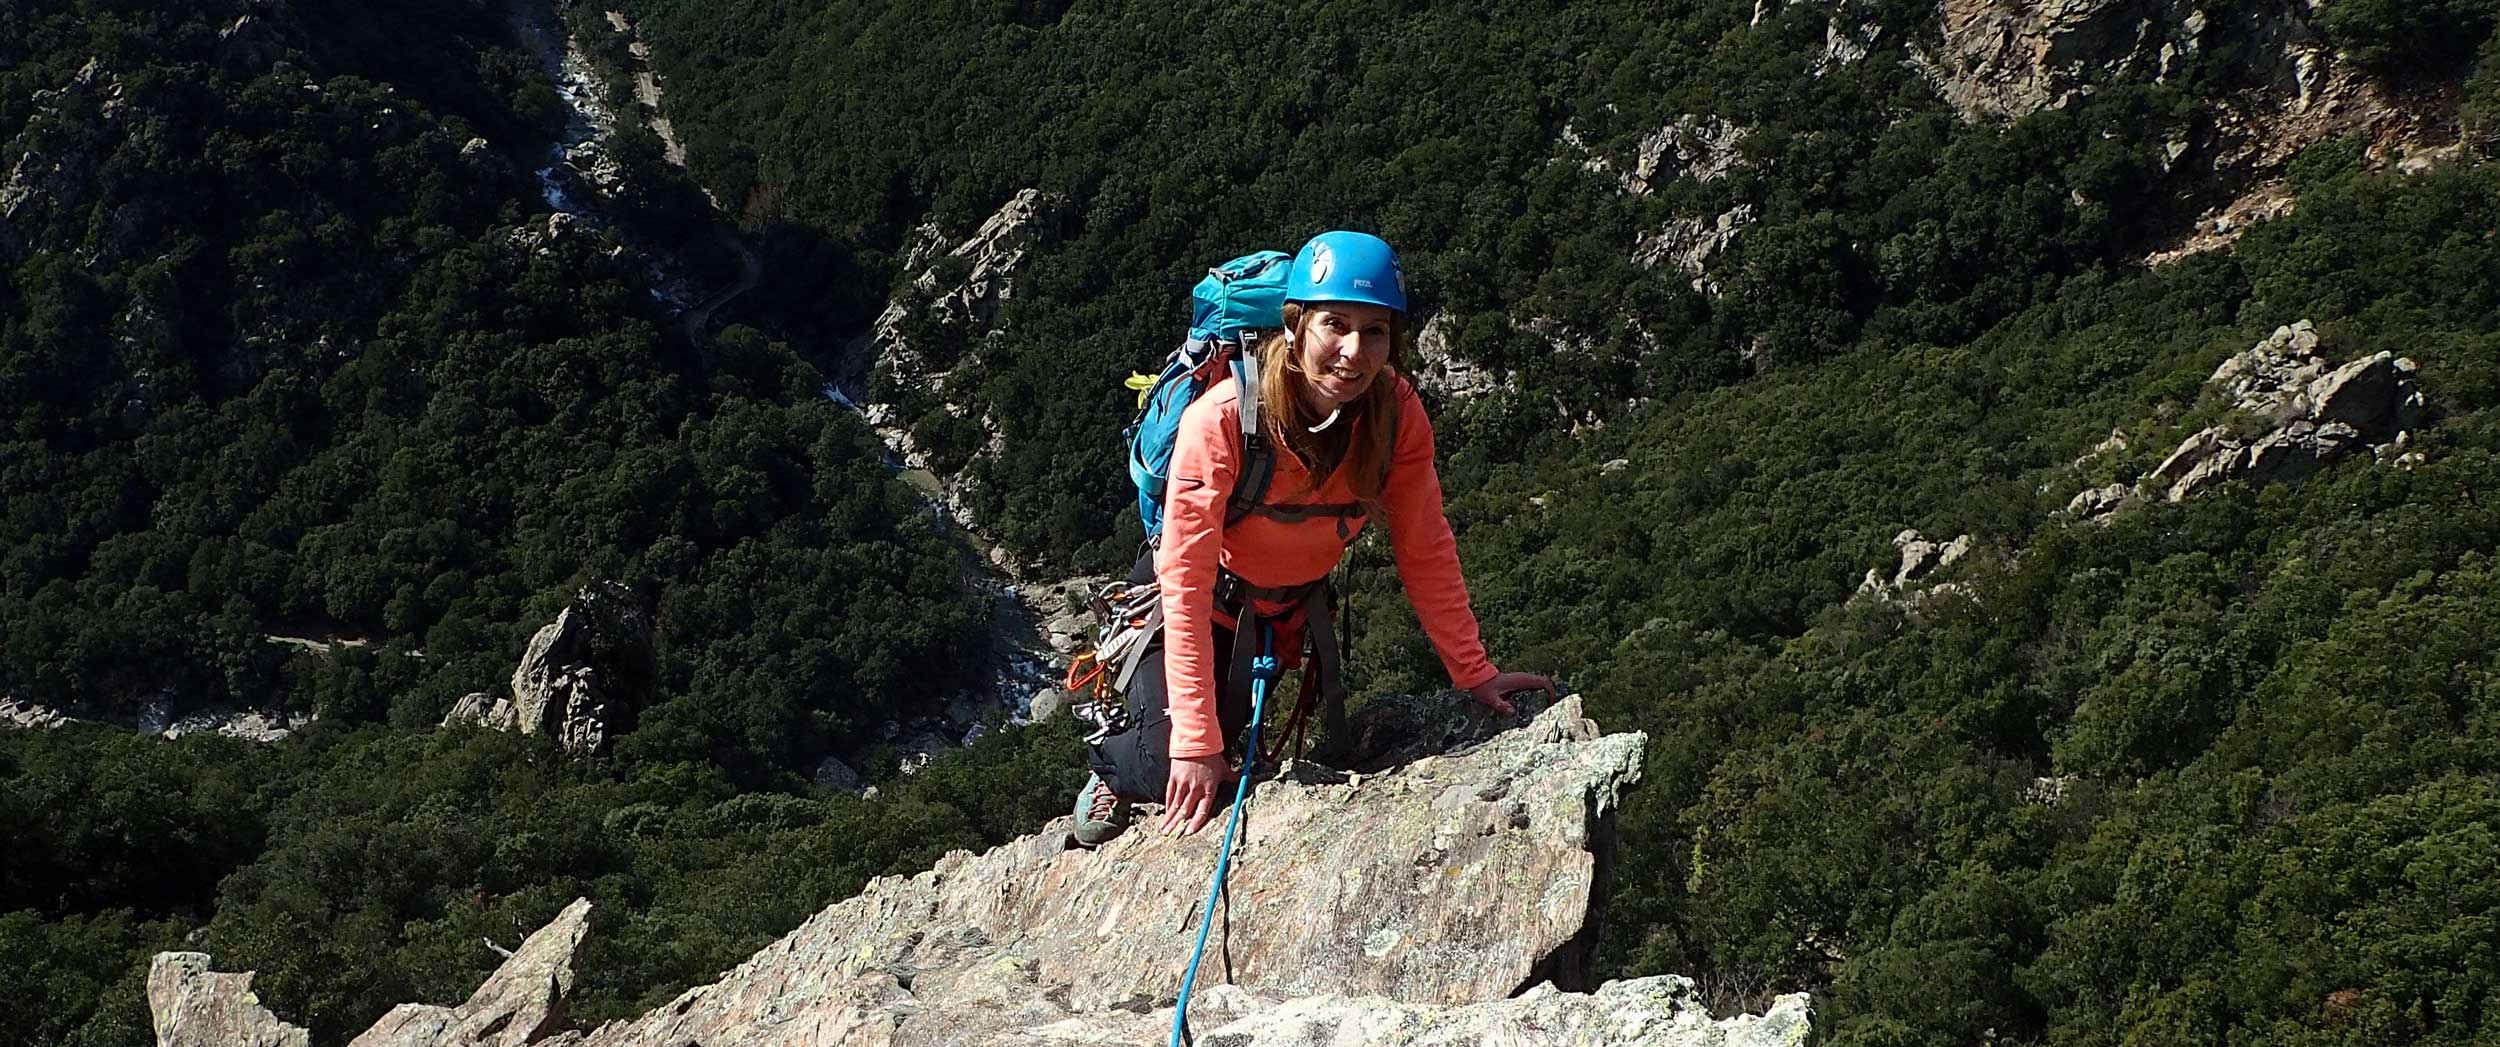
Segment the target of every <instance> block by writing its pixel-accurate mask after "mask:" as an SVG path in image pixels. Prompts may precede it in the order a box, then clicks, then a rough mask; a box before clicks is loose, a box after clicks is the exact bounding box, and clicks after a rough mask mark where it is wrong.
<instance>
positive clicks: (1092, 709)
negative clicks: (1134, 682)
mask: <svg viewBox="0 0 2500 1047" xmlns="http://www.w3.org/2000/svg"><path fill="white" fill-rule="evenodd" d="M1086 604H1087V606H1089V607H1091V608H1092V609H1093V611H1094V620H1095V622H1096V623H1097V624H1096V627H1095V631H1094V649H1093V650H1091V651H1086V652H1084V653H1082V654H1079V655H1077V656H1076V658H1075V660H1073V661H1071V662H1069V663H1068V675H1067V679H1066V681H1065V682H1066V684H1067V691H1068V695H1069V698H1070V700H1071V701H1072V702H1076V703H1077V704H1076V705H1075V706H1074V708H1075V712H1076V714H1077V715H1078V716H1079V717H1081V718H1083V719H1085V720H1086V721H1088V722H1090V723H1092V724H1093V725H1094V730H1093V732H1092V733H1091V734H1088V735H1086V736H1085V741H1086V744H1088V745H1091V744H1096V743H1099V742H1101V741H1102V740H1103V739H1106V738H1109V737H1111V736H1112V735H1115V734H1119V733H1122V732H1124V731H1127V730H1128V729H1129V728H1130V727H1132V726H1134V725H1135V721H1134V718H1132V717H1131V716H1130V715H1129V711H1128V702H1127V701H1126V700H1125V699H1124V698H1123V697H1122V696H1123V695H1125V694H1127V693H1128V685H1129V681H1130V680H1131V679H1133V678H1134V677H1135V676H1136V675H1137V665H1138V663H1139V662H1140V661H1143V660H1144V658H1145V654H1146V646H1147V644H1148V643H1149V642H1150V641H1152V640H1153V639H1154V637H1155V634H1156V633H1158V632H1160V631H1161V630H1162V629H1163V599H1162V594H1161V591H1160V589H1159V588H1158V587H1157V586H1156V585H1155V584H1154V583H1152V582H1146V583H1142V584H1131V583H1128V582H1114V583H1112V584H1110V585H1107V586H1104V587H1103V588H1102V591H1100V592H1097V593H1095V594H1094V597H1093V599H1091V600H1088V601H1086ZM1080 696H1081V699H1080Z"/></svg>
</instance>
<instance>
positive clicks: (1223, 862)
mask: <svg viewBox="0 0 2500 1047" xmlns="http://www.w3.org/2000/svg"><path fill="white" fill-rule="evenodd" d="M1275 644H1276V630H1275V629H1274V628H1273V627H1269V628H1266V629H1263V630H1261V631H1260V635H1259V656H1258V658H1257V659H1255V660H1253V661H1252V662H1251V663H1250V745H1249V747H1248V748H1247V749H1244V750H1243V753H1244V755H1243V756H1242V758H1241V783H1240V784H1239V785H1236V786H1234V787H1233V814H1232V817H1230V818H1228V819H1226V820H1225V822H1224V846H1223V847H1221V848H1219V849H1218V850H1217V851H1216V852H1215V879H1214V880H1213V881H1212V882H1210V883H1208V884H1207V903H1206V905H1205V906H1204V907H1202V908H1201V909H1200V910H1199V913H1198V944H1197V946H1196V947H1194V948H1192V949H1190V950H1189V973H1187V974H1184V975H1182V976H1181V998H1180V1002H1179V1003H1176V1004H1174V1005H1173V1007H1172V1042H1171V1044H1170V1047H1181V1045H1182V1044H1183V1043H1185V1042H1187V1040H1188V1037H1189V990H1190V987H1191V986H1194V985H1196V984H1197V983H1198V961H1199V960H1200V959H1201V958H1204V957H1205V956H1206V954H1207V929H1208V928H1211V927H1213V926H1215V902H1216V899H1217V898H1218V897H1220V896H1222V895H1223V893H1224V874H1225V873H1227V872H1229V871H1231V870H1232V867H1233V831H1234V830H1236V829H1239V828H1241V809H1242V807H1243V806H1245V805H1247V804H1248V803H1249V802H1250V774H1251V772H1253V771H1255V770H1257V769H1258V766H1259V721H1260V720H1261V719H1263V718H1264V717H1265V716H1266V713H1267V683H1268V681H1270V680H1273V679H1275V678H1276V652H1275V651H1274V650H1273V649H1272V648H1274V647H1275Z"/></svg>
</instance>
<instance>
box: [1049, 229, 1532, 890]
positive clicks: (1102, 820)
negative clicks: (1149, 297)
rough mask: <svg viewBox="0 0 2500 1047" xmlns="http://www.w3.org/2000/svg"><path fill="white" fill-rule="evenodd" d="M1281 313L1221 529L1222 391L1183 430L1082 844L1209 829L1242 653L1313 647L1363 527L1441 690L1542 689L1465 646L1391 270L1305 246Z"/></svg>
mask: <svg viewBox="0 0 2500 1047" xmlns="http://www.w3.org/2000/svg"><path fill="white" fill-rule="evenodd" d="M1285 298H1286V304H1285V307H1284V311H1283V330H1282V331H1281V332H1280V333H1278V334H1275V335H1272V336H1270V337H1269V338H1268V340H1267V341H1266V343H1265V344H1264V345H1263V346H1261V348H1260V350H1259V352H1258V354H1257V360H1258V364H1259V367H1258V375H1257V379H1258V380H1257V382H1256V383H1255V384H1256V387H1257V389H1258V393H1257V395H1256V396H1255V398H1254V403H1253V404H1252V405H1251V407H1252V409H1253V417H1254V418H1256V419H1257V420H1258V421H1257V423H1256V425H1255V428H1256V431H1257V432H1259V433H1260V434H1263V436H1264V439H1265V444H1266V446H1267V447H1268V448H1272V449H1274V450H1273V451H1272V452H1270V453H1268V454H1265V455H1264V456H1262V457H1263V459H1264V460H1267V461H1271V462H1272V468H1273V470H1274V472H1273V475H1272V477H1271V479H1270V480H1269V482H1268V485H1267V493H1266V496H1265V498H1264V499H1263V500H1262V502H1261V504H1260V505H1259V506H1258V507H1257V508H1255V509H1252V510H1250V511H1249V512H1247V513H1246V514H1240V515H1239V518H1238V519H1235V520H1232V521H1231V522H1229V523H1228V522H1227V516H1228V513H1227V508H1228V503H1229V502H1230V501H1231V498H1232V495H1233V490H1234V487H1235V485H1236V482H1237V481H1239V480H1240V479H1241V472H1242V469H1243V467H1244V465H1245V449H1244V447H1243V446H1242V445H1243V442H1244V438H1243V435H1242V433H1243V429H1242V424H1241V414H1242V408H1243V405H1242V403H1241V395H1240V386H1239V384H1238V383H1236V382H1235V381H1234V380H1233V379H1231V378H1226V379H1225V380H1223V381H1222V382H1221V383H1219V384H1217V385H1215V386H1214V387H1213V388H1211V389H1209V390H1208V391H1207V392H1206V393H1205V394H1204V395H1202V396H1200V397H1199V398H1198V399H1197V400H1196V401H1195V402H1193V403H1191V404H1190V405H1189V407H1188V409H1187V410H1186V411H1185V412H1184V413H1183V414H1182V416H1181V423H1180V432H1179V435H1178V441H1177V444H1176V445H1175V447H1174V450H1173V454H1172V461H1171V474H1170V486H1169V487H1168V489H1167V493H1166V495H1165V499H1164V505H1163V528H1162V535H1161V539H1160V541H1159V543H1158V544H1157V545H1156V546H1155V547H1154V548H1153V549H1152V550H1150V551H1149V552H1148V553H1147V554H1146V556H1144V557H1142V558H1141V559H1140V560H1139V561H1138V564H1137V567H1136V569H1135V570H1134V571H1133V572H1132V574H1131V577H1130V580H1131V581H1132V582H1138V583H1143V582H1147V581H1153V582H1155V583H1157V585H1158V588H1159V590H1160V600H1161V605H1162V617H1163V629H1162V633H1161V635H1160V637H1159V638H1157V639H1156V640H1155V641H1153V643H1152V644H1151V645H1150V646H1149V647H1148V649H1147V650H1146V651H1145V652H1144V655H1143V659H1142V661H1140V662H1139V663H1138V665H1137V668H1136V672H1135V676H1134V678H1133V680H1132V682H1131V683H1130V685H1129V687H1128V690H1127V703H1128V711H1129V714H1130V715H1129V716H1128V717H1127V723H1128V727H1127V729H1126V730H1123V731H1121V732H1120V733H1117V734H1112V735H1108V736H1106V737H1104V738H1102V739H1101V740H1100V741H1097V742H1096V743H1094V745H1093V746H1092V747H1091V752H1090V754H1089V762H1090V763H1091V764H1092V766H1093V771H1094V774H1093V776H1092V777H1091V778H1088V779H1087V780H1086V782H1085V787H1084V789H1082V790H1081V791H1079V792H1078V793H1077V797H1076V810H1075V817H1076V830H1075V832H1076V838H1077V840H1078V842H1080V843H1083V844H1085V845H1087V846H1099V845H1101V844H1102V843H1104V842H1107V841H1109V840H1111V839H1112V838H1113V837H1116V836H1118V835H1119V834H1120V833H1121V831H1123V830H1124V829H1126V828H1127V827H1128V824H1129V821H1130V803H1131V802H1132V801H1145V800H1154V799H1158V798H1159V799H1161V800H1162V801H1163V816H1162V819H1161V821H1160V822H1159V823H1158V828H1159V829H1160V830H1162V831H1163V832H1166V833H1177V834H1179V835H1184V836H1185V835H1188V834H1191V833H1195V832H1197V831H1198V830H1199V829H1201V828H1204V827H1205V826H1206V824H1207V822H1208V821H1209V820H1210V819H1212V818H1213V817H1214V816H1215V812H1216V810H1217V807H1218V805H1219V800H1218V797H1219V796H1220V795H1221V788H1222V786H1223V785H1224V784H1225V783H1226V782H1227V781H1228V780H1229V779H1230V778H1231V776H1232V774H1233V770H1232V766H1231V764H1230V763H1229V762H1228V761H1227V760H1226V753H1227V750H1228V749H1231V748H1233V747H1236V746H1238V745H1239V744H1240V738H1241V735H1242V733H1243V732H1244V731H1245V729H1246V728H1248V726H1249V720H1250V711H1251V700H1250V683H1249V668H1248V667H1249V666H1250V664H1251V658H1250V652H1251V651H1252V650H1253V649H1254V648H1255V647H1256V646H1257V645H1260V644H1263V643H1264V644H1272V648H1270V649H1272V650H1273V651H1275V652H1277V653H1278V654H1280V655H1284V654H1289V653H1290V652H1297V651H1299V650H1300V649H1301V640H1302V635H1303V633H1304V631H1305V629H1306V627H1311V626H1313V625H1314V622H1316V626H1317V628H1318V629H1319V630H1320V631H1321V632H1322V633H1323V635H1321V636H1319V637H1317V639H1319V640H1320V641H1321V644H1320V646H1322V647H1326V646H1328V645H1329V641H1328V640H1327V638H1326V636H1325V635H1324V632H1325V628H1326V624H1327V618H1328V614H1329V611H1328V608H1327V595H1326V585H1327V576H1328V573H1329V572H1330V571H1331V570H1332V569H1334V568H1335V567H1336V565H1337V561H1338V560H1339V559H1340V558H1342V557H1343V556H1344V555H1345V550H1346V547H1347V546H1348V545H1349V544H1350V543H1352V542H1353V540H1354V538H1355V536H1356V535H1358V534H1359V533H1361V531H1362V529H1363V526H1364V524H1365V523H1366V522H1367V521H1369V520H1370V519H1372V518H1374V517H1378V518H1379V519H1381V521H1382V522H1383V523H1385V524H1386V525H1387V526H1388V528H1389V545H1390V549H1391V551H1392V553H1393V554H1394V556H1395V558H1396V561H1397V567H1398V576H1399V578H1400V580H1401V581H1403V582H1404V585H1405V589H1406V593H1407V599H1408V600H1409V601H1410V602H1412V603H1413V604H1414V606H1415V614H1416V617H1417V618H1419V619H1420V620H1421V621H1422V623H1423V627H1424V632H1425V633H1426V634H1427V635H1428V636H1430V637H1431V639H1432V644H1433V647H1434V648H1435V649H1436V650H1437V651H1438V652H1439V654H1440V656H1441V664H1442V666H1443V668H1445V669H1447V670H1448V671H1449V674H1450V681H1451V683H1452V684H1454V685H1456V686H1457V687H1459V688H1461V689H1463V690H1465V691H1467V692H1468V693H1469V695H1470V696H1472V697H1473V698H1474V700H1475V701H1476V702H1477V703H1478V704H1481V705H1483V706H1485V707H1487V708H1489V709H1492V710H1493V711H1495V712H1498V713H1509V712H1511V711H1512V710H1511V705H1510V703H1509V701H1507V700H1506V699H1505V698H1504V697H1503V696H1504V695H1507V694H1511V693H1514V692H1519V691H1532V690H1545V691H1549V692H1550V691H1551V690H1552V688H1553V684H1552V682H1551V681H1549V680H1547V679H1546V678H1545V677H1542V676H1537V675H1535V674H1532V673H1520V672H1503V671H1501V670H1499V669H1496V668H1494V666H1493V663H1492V662H1490V661H1488V660H1487V659H1486V657H1485V653H1484V645H1483V644H1482V643H1481V642H1480V641H1479V640H1478V638H1477V629H1476V618H1475V613H1474V611H1472V610H1471V609H1470V608H1469V607H1468V603H1467V583H1466V580H1465V579H1464V578H1463V577H1462V576H1461V575H1460V573H1459V566H1458V542H1457V540H1456V539H1455V538H1454V537H1453V536H1452V535H1451V533H1450V524H1449V520H1448V519H1447V518H1446V517H1445V516H1443V515H1442V509H1441V480H1440V477H1439V475H1438V474H1436V473H1435V472H1434V469H1433V462H1432V454H1433V449H1432V448H1433V444H1432V423H1431V420H1430V419H1429V418H1427V417H1426V416H1425V414H1424V406H1423V401H1422V400H1420V399H1418V398H1417V397H1416V395H1415V388H1414V386H1412V385H1410V384H1409V383H1408V382H1407V380H1406V377H1405V376H1404V375H1402V374H1400V373H1399V372H1398V368H1397V366H1396V365H1397V357H1398V356H1399V355H1400V349H1401V347H1402V346H1403V345H1404V344H1405V342H1406V341H1407V339H1408V338H1409V336H1410V332H1408V330H1407V329H1406V286H1405V281H1404V278H1403V276H1402V275H1401V273H1400V272H1399V269H1398V260H1397V254H1396V252H1395V251H1393V250H1392V249H1391V248H1390V247H1389V245H1388V243H1387V242H1385V241H1383V240H1381V239H1380V238H1379V237H1376V236H1372V235H1370V234H1367V233H1356V232H1345V231H1338V232H1329V233H1322V234H1320V235H1318V236H1316V237H1313V238H1312V239H1311V241H1310V242H1309V243H1307V244H1304V245H1303V247H1302V250H1301V252H1300V253H1298V254H1296V255H1295V256H1294V259H1293V263H1292V268H1291V269H1290V270H1289V271H1288V273H1287V276H1286V286H1285ZM1253 490H1255V488H1253ZM1245 605H1246V607H1247V610H1248V615H1247V616H1245V615H1244V614H1243V608H1244V607H1245ZM1313 612H1316V613H1313ZM1245 617H1247V622H1248V624H1249V626H1250V627H1249V628H1243V627H1242V626H1243V624H1244V620H1245ZM1236 633H1238V634H1239V640H1238V641H1237V640H1236ZM1158 647H1159V648H1160V649H1157V648H1158ZM1322 653H1323V654H1333V652H1325V651H1323V652H1322ZM1219 655H1221V657H1219ZM1321 675H1322V676H1323V677H1328V676H1330V675H1331V674H1329V673H1326V672H1323V673H1322V674H1321ZM1322 686H1323V687H1326V688H1334V687H1336V686H1337V684H1336V683H1335V681H1334V680H1333V679H1324V680H1323V682H1322ZM1332 697H1333V696H1332ZM1306 700H1308V699H1306Z"/></svg>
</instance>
